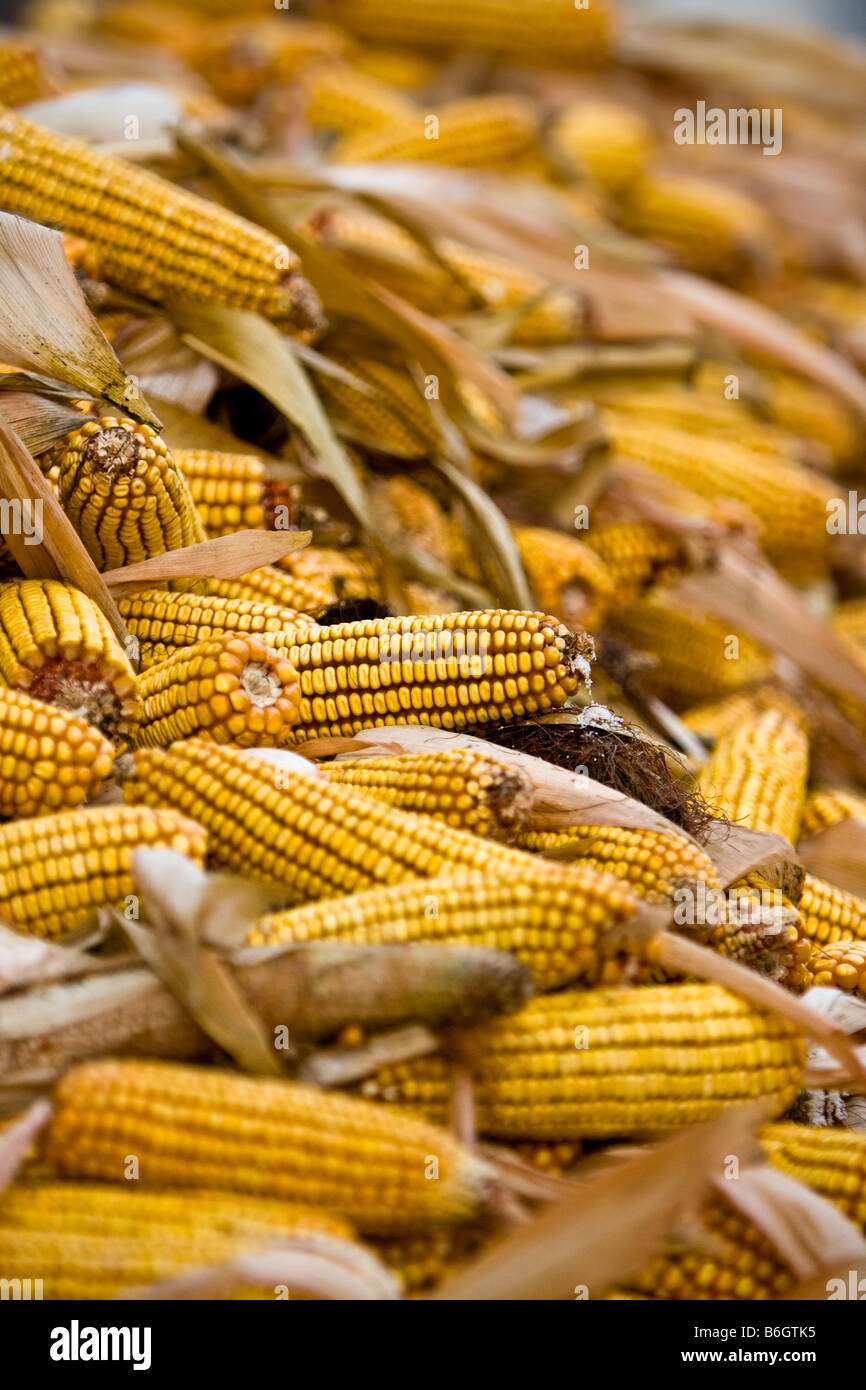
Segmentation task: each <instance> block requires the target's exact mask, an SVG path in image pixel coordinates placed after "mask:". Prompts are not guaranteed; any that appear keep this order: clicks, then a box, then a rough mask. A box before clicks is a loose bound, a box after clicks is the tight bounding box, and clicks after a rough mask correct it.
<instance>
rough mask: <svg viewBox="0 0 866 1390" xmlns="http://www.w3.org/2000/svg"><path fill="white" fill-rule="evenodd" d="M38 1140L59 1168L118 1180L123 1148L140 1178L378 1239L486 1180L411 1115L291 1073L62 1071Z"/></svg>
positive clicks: (440, 1212) (466, 1155)
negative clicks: (258, 1199) (313, 1209)
mask: <svg viewBox="0 0 866 1390" xmlns="http://www.w3.org/2000/svg"><path fill="white" fill-rule="evenodd" d="M42 1147H43V1152H44V1156H45V1158H46V1159H47V1161H48V1162H49V1163H51V1164H53V1165H54V1167H55V1168H56V1170H57V1171H58V1172H59V1173H60V1174H62V1175H63V1176H66V1177H74V1178H75V1177H80V1178H88V1179H92V1178H101V1179H105V1180H113V1181H120V1180H121V1179H122V1177H123V1172H124V1168H123V1165H124V1161H125V1155H127V1154H130V1153H134V1154H135V1155H136V1157H137V1158H138V1161H139V1165H140V1168H139V1176H140V1180H141V1183H142V1185H143V1186H145V1187H177V1186H193V1187H195V1188H212V1189H222V1190H226V1189H227V1190H229V1191H232V1192H238V1193H250V1194H252V1195H267V1196H270V1197H274V1198H279V1199H281V1200H283V1201H288V1202H295V1201H300V1202H306V1203H310V1204H311V1205H313V1206H317V1207H318V1206H322V1207H325V1208H326V1209H327V1210H330V1211H334V1212H336V1213H337V1214H339V1215H342V1216H344V1217H346V1218H348V1219H349V1220H350V1221H352V1222H354V1223H356V1224H357V1226H358V1227H359V1228H360V1229H361V1230H365V1231H371V1232H376V1233H381V1234H383V1235H387V1234H390V1233H395V1234H396V1233H399V1232H404V1231H406V1232H408V1231H412V1230H424V1229H425V1228H427V1227H430V1226H437V1225H440V1224H448V1223H451V1222H457V1221H461V1220H464V1219H466V1218H467V1217H469V1216H472V1215H474V1214H475V1213H476V1211H478V1209H479V1207H480V1206H481V1205H482V1203H483V1202H484V1200H485V1197H486V1190H487V1186H488V1183H489V1181H490V1178H491V1176H492V1171H491V1169H490V1167H489V1165H488V1164H486V1163H485V1162H483V1161H482V1160H481V1159H479V1158H476V1157H475V1156H474V1155H473V1154H472V1153H470V1152H469V1151H468V1150H466V1149H464V1148H462V1147H461V1145H460V1144H458V1143H457V1141H456V1140H455V1139H454V1138H453V1137H452V1136H451V1135H450V1134H449V1133H448V1132H447V1131H446V1130H440V1129H437V1128H435V1127H433V1126H430V1125H428V1124H425V1123H423V1122H420V1121H418V1120H416V1119H415V1118H414V1117H412V1116H411V1115H400V1114H396V1113H394V1112H392V1111H386V1110H383V1109H381V1108H377V1107H374V1106H372V1105H370V1104H368V1103H367V1102H366V1101H363V1100H359V1099H356V1098H355V1097H352V1096H343V1095H335V1094H333V1093H331V1092H327V1091H325V1092H323V1091H318V1090H316V1089H314V1088H313V1087H309V1086H304V1085H301V1084H300V1083H297V1082H293V1081H282V1080H280V1081H272V1080H270V1079H265V1078H260V1077H252V1076H243V1075H239V1074H236V1073H233V1072H227V1071H221V1070H217V1069H214V1068H205V1067H185V1066H176V1065H172V1064H160V1063H147V1062H138V1061H128V1062H127V1061H103V1062H89V1063H85V1064H84V1065H82V1066H78V1067H75V1068H74V1069H73V1070H72V1071H70V1072H68V1073H67V1075H66V1076H65V1077H64V1078H63V1079H62V1081H61V1082H60V1084H59V1086H58V1087H57V1091H56V1095H55V1113H54V1117H53V1119H52V1120H51V1122H50V1124H49V1125H48V1128H47V1130H46V1132H45V1134H44V1136H43V1146H42ZM431 1160H435V1161H436V1164H437V1169H436V1171H437V1174H438V1181H433V1182H430V1181H428V1180H427V1175H428V1174H429V1172H430V1164H431Z"/></svg>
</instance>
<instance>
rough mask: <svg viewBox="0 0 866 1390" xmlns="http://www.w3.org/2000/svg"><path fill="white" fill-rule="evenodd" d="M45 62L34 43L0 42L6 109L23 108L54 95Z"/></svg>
mask: <svg viewBox="0 0 866 1390" xmlns="http://www.w3.org/2000/svg"><path fill="white" fill-rule="evenodd" d="M52 88H53V83H52V82H51V80H50V79H49V77H48V75H47V73H46V71H45V65H44V62H43V60H42V58H41V56H40V54H39V53H38V51H37V50H36V49H35V48H34V47H33V45H32V44H31V43H27V42H25V41H23V40H21V39H4V40H3V42H2V43H0V102H2V103H3V105H4V106H23V105H24V104H25V102H28V101H38V100H39V98H40V97H45V96H49V95H51V93H52Z"/></svg>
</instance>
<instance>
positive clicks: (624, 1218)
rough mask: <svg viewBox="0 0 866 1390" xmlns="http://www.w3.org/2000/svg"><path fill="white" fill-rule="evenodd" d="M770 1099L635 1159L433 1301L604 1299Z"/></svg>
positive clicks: (558, 1207) (449, 1283)
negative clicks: (582, 1293) (580, 1291)
mask: <svg viewBox="0 0 866 1390" xmlns="http://www.w3.org/2000/svg"><path fill="white" fill-rule="evenodd" d="M765 1117H766V1108H765V1107H764V1106H743V1107H737V1108H736V1109H732V1110H728V1111H727V1112H725V1113H724V1114H722V1115H719V1116H718V1117H717V1118H716V1119H715V1120H712V1121H711V1122H710V1123H709V1124H706V1125H697V1126H694V1127H693V1128H691V1129H688V1130H686V1131H685V1132H684V1133H682V1134H679V1135H677V1136H676V1138H674V1139H671V1140H669V1141H667V1142H666V1143H664V1144H660V1145H658V1146H657V1147H656V1148H653V1149H650V1150H649V1151H644V1152H641V1153H640V1154H638V1156H637V1157H635V1158H628V1159H625V1160H624V1161H623V1163H622V1164H621V1165H618V1166H617V1167H616V1168H615V1169H614V1170H612V1171H611V1172H607V1173H602V1175H601V1176H600V1177H598V1178H596V1179H595V1180H594V1181H592V1182H587V1183H586V1184H584V1185H582V1186H581V1187H580V1188H579V1189H578V1190H576V1191H575V1193H574V1195H573V1196H571V1197H570V1198H568V1199H567V1200H564V1201H561V1202H557V1203H556V1204H555V1205H554V1206H552V1207H551V1208H550V1209H549V1210H548V1211H546V1212H545V1213H544V1215H543V1216H541V1217H539V1218H537V1219H536V1220H534V1221H532V1222H530V1223H529V1224H527V1225H525V1226H523V1228H522V1229H520V1230H518V1231H517V1232H515V1233H514V1234H512V1235H510V1236H507V1237H506V1238H505V1239H504V1240H502V1241H501V1242H499V1243H497V1244H496V1245H495V1246H494V1247H493V1248H491V1249H490V1250H489V1251H488V1252H487V1253H485V1254H484V1255H482V1256H481V1257H480V1259H478V1260H477V1261H475V1262H474V1263H473V1264H472V1265H470V1266H469V1267H468V1268H467V1269H465V1270H463V1271H461V1273H459V1274H457V1275H456V1276H455V1277H454V1278H453V1279H449V1280H446V1281H445V1283H444V1284H443V1285H441V1286H440V1288H438V1289H437V1290H436V1291H435V1293H433V1294H431V1295H430V1297H431V1300H432V1301H435V1302H441V1301H443V1300H461V1301H463V1300H473V1301H474V1300H487V1299H491V1300H494V1299H495V1300H497V1301H500V1300H509V1299H515V1300H517V1299H520V1300H523V1299H571V1298H574V1291H575V1288H576V1287H577V1286H582V1287H584V1288H586V1289H588V1291H589V1296H590V1299H593V1298H600V1297H601V1296H602V1295H603V1293H604V1292H605V1290H606V1289H609V1288H611V1287H612V1286H614V1285H616V1284H618V1283H621V1282H622V1281H623V1280H624V1279H627V1278H628V1276H629V1275H631V1274H634V1273H636V1272H637V1271H638V1270H639V1269H640V1268H641V1267H642V1266H643V1265H644V1264H645V1263H646V1262H647V1260H648V1259H649V1258H650V1257H651V1256H652V1254H653V1253H654V1251H655V1250H656V1249H657V1247H658V1246H659V1245H660V1244H661V1242H662V1241H663V1240H664V1237H665V1235H666V1234H667V1233H668V1232H669V1231H670V1229H671V1228H672V1226H673V1225H674V1224H675V1223H676V1221H677V1218H678V1217H679V1214H680V1213H681V1211H682V1210H683V1208H684V1207H686V1206H687V1205H688V1204H689V1203H690V1202H691V1201H694V1200H696V1199H697V1197H698V1196H699V1195H700V1193H701V1192H703V1191H704V1189H705V1188H706V1185H707V1183H708V1181H709V1179H710V1177H711V1176H712V1175H713V1173H715V1172H717V1171H718V1170H719V1169H720V1168H721V1167H722V1165H723V1163H724V1160H725V1157H726V1155H727V1154H729V1153H732V1152H734V1153H735V1152H737V1150H738V1149H740V1148H742V1147H743V1146H745V1144H746V1143H747V1142H748V1140H749V1136H750V1135H751V1134H752V1132H753V1130H754V1128H755V1126H756V1125H757V1124H758V1123H759V1122H760V1121H761V1120H762V1119H763V1118H765Z"/></svg>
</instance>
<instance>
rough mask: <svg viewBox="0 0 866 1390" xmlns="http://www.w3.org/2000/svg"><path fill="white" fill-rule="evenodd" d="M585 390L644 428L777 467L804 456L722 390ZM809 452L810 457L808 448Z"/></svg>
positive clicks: (786, 434)
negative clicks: (737, 450)
mask: <svg viewBox="0 0 866 1390" xmlns="http://www.w3.org/2000/svg"><path fill="white" fill-rule="evenodd" d="M587 389H588V390H589V391H590V393H591V395H592V399H593V400H594V401H596V402H598V403H599V404H600V405H606V406H608V407H610V409H612V410H616V411H618V412H619V413H620V414H622V413H626V414H629V415H634V416H637V417H638V418H639V419H640V421H641V423H642V424H643V425H644V426H646V425H648V424H650V423H652V424H654V425H661V426H663V427H665V428H670V429H677V430H684V431H685V432H686V433H687V434H698V435H710V436H712V437H713V438H715V439H728V440H730V441H731V442H732V443H733V444H739V445H741V446H742V447H743V448H746V449H751V450H753V451H754V452H756V453H761V454H769V455H770V456H771V457H776V458H778V459H780V460H781V461H782V462H785V461H786V459H789V458H797V456H798V454H800V453H803V452H804V442H803V440H802V439H800V438H799V437H798V436H797V435H796V434H792V433H791V432H790V431H788V430H784V429H782V428H781V426H779V425H774V424H770V423H769V422H768V421H767V420H760V419H755V416H754V415H753V414H752V413H751V411H750V410H749V408H748V405H747V404H746V402H745V401H737V400H729V399H727V397H726V396H725V395H724V392H723V390H722V389H719V390H717V391H714V392H710V391H707V390H704V391H697V390H694V389H687V388H685V387H683V386H681V385H664V386H654V387H652V388H650V387H644V388H643V389H640V388H639V387H635V386H626V387H621V386H620V387H613V388H610V387H608V388H606V387H605V386H604V385H601V386H599V387H597V388H595V389H593V388H592V384H591V383H589V384H588V387H587ZM811 452H814V445H813V446H812V450H811Z"/></svg>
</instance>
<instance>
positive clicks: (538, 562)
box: [514, 526, 614, 632]
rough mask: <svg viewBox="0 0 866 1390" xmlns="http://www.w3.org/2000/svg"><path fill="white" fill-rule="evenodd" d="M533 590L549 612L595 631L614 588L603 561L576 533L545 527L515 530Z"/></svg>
mask: <svg viewBox="0 0 866 1390" xmlns="http://www.w3.org/2000/svg"><path fill="white" fill-rule="evenodd" d="M514 538H515V540H516V541H517V545H518V548H519V550H520V558H521V560H522V561H523V565H524V568H525V570H526V577H527V579H528V580H529V583H530V584H531V586H532V592H533V594H534V596H535V598H536V600H537V601H538V604H539V606H540V607H541V608H542V609H543V610H544V612H545V613H554V614H555V615H556V616H557V617H559V618H561V619H562V620H563V622H564V623H566V624H567V625H568V626H569V627H583V628H586V629H587V630H588V631H589V632H595V631H596V630H597V629H598V628H599V627H600V626H601V623H602V620H603V618H604V615H605V613H606V611H607V609H608V607H609V606H610V604H611V603H612V601H613V596H614V587H613V583H612V581H611V578H610V576H609V575H608V573H607V570H606V568H605V566H604V564H603V562H602V561H601V560H600V559H599V558H598V556H597V555H595V554H594V553H593V552H592V550H590V548H589V546H587V545H584V544H583V542H582V541H579V540H576V539H575V538H574V537H573V536H566V535H562V534H560V532H558V531H550V530H547V529H545V528H544V527H541V526H518V527H516V529H515V532H514Z"/></svg>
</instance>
